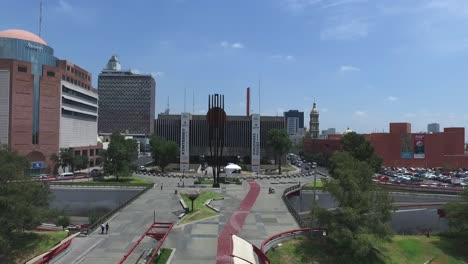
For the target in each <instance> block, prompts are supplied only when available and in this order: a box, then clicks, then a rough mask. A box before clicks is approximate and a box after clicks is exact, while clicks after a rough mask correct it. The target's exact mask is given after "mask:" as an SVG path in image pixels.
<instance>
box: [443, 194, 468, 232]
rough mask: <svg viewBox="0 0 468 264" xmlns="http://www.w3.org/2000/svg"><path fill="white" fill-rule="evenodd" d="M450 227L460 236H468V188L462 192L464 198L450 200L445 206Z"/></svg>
mask: <svg viewBox="0 0 468 264" xmlns="http://www.w3.org/2000/svg"><path fill="white" fill-rule="evenodd" d="M444 211H445V212H446V213H447V215H446V216H447V219H448V224H449V228H450V230H451V231H453V232H454V233H455V234H459V235H460V237H465V238H466V237H467V236H468V189H467V190H465V191H464V192H463V194H462V200H461V201H457V202H450V203H448V204H447V205H446V206H445V210H444Z"/></svg>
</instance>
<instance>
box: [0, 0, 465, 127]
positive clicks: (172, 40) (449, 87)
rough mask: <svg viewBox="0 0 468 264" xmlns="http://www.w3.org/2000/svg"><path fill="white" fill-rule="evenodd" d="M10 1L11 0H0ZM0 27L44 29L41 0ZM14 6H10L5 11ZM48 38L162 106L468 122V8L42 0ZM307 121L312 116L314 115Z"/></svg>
mask: <svg viewBox="0 0 468 264" xmlns="http://www.w3.org/2000/svg"><path fill="white" fill-rule="evenodd" d="M3 1H6V0H3ZM2 6H3V7H4V8H2V9H0V27H1V28H0V30H3V29H9V28H20V29H25V30H29V31H32V32H34V33H37V32H38V13H39V0H27V1H8V4H7V5H6V4H3V5H2ZM5 7H6V8H5ZM43 14H44V18H43V34H42V37H43V38H44V39H45V40H46V41H47V42H48V43H49V45H50V46H52V47H53V48H54V49H55V54H56V56H58V57H59V58H62V59H68V60H70V61H72V62H74V63H76V64H78V65H80V66H81V67H83V68H85V69H88V70H89V71H90V72H92V73H93V75H94V78H93V79H94V80H93V81H94V83H95V84H96V82H97V74H98V73H99V72H100V70H101V69H102V68H103V67H104V66H105V64H106V62H107V60H108V59H109V57H110V56H111V55H112V54H117V55H118V56H119V57H120V60H121V63H122V67H123V68H131V69H132V70H134V71H138V72H142V73H152V74H155V75H157V90H156V109H157V112H162V111H163V110H164V108H165V107H166V101H167V97H168V96H169V97H170V108H171V112H172V113H180V112H181V111H183V110H184V99H183V98H184V90H186V94H187V100H186V101H187V103H186V110H187V111H192V108H193V106H192V95H193V94H195V112H196V113H206V110H207V109H206V108H207V97H208V94H210V93H215V92H216V93H223V94H225V97H226V102H225V103H226V110H227V112H228V114H244V113H245V88H246V87H247V86H250V87H251V88H252V109H253V111H254V112H258V109H259V107H258V80H261V114H267V115H277V114H278V115H281V114H282V112H283V111H284V110H288V109H299V110H301V111H304V112H306V113H307V114H306V116H307V115H308V113H309V111H310V109H311V107H312V103H313V100H314V98H315V100H316V101H317V104H318V108H319V111H320V114H321V116H320V128H321V129H326V128H329V127H335V128H337V130H338V131H343V130H344V129H346V127H348V126H349V127H350V128H351V129H352V130H355V131H358V132H373V131H388V123H389V122H411V123H413V131H423V130H426V125H427V123H429V122H439V123H440V124H441V127H448V126H465V123H466V122H467V121H468V110H466V107H465V101H466V99H465V98H466V94H467V92H466V88H467V82H468V74H467V72H468V71H467V70H468V67H467V66H468V31H467V30H466V29H467V28H468V1H466V0H440V1H437V0H426V1H420V0H411V1H408V0H387V1H376V0H368V1H366V0H333V1H332V0H255V1H253V0H236V1H227V0H226V1H219V0H197V1H196V0H135V1H120V0H113V1H111V0H99V1H90V0H44V6H43ZM306 122H307V123H308V118H306Z"/></svg>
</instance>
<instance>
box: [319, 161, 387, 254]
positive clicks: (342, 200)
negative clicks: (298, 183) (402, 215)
mask: <svg viewBox="0 0 468 264" xmlns="http://www.w3.org/2000/svg"><path fill="white" fill-rule="evenodd" d="M331 162H332V163H333V164H334V170H333V171H332V172H331V174H330V176H331V180H329V181H327V182H325V184H324V188H325V190H326V191H328V192H329V193H330V194H331V195H332V196H333V197H334V199H335V201H336V202H337V209H335V210H326V209H317V210H316V213H317V215H316V216H317V220H318V223H319V225H320V226H325V227H326V228H327V230H328V235H327V237H326V238H325V241H326V245H328V247H327V248H328V249H329V250H330V251H331V252H330V253H331V255H333V256H335V257H336V258H337V259H338V260H337V261H342V262H343V263H378V262H379V259H380V257H381V256H380V255H381V254H380V252H379V251H378V250H377V248H376V247H375V243H376V242H377V241H379V240H386V239H390V238H391V235H392V231H391V229H390V227H389V226H388V224H387V222H388V221H389V220H390V219H391V211H392V209H393V208H392V201H391V198H390V196H389V195H388V193H386V192H384V191H381V190H377V186H376V185H375V184H374V183H373V181H372V176H373V174H374V172H373V169H372V168H371V167H370V166H369V164H367V163H366V162H364V161H359V160H358V159H356V158H354V157H353V156H352V155H351V154H350V153H348V152H337V153H335V154H334V155H333V157H332V158H331ZM313 217H314V216H313Z"/></svg>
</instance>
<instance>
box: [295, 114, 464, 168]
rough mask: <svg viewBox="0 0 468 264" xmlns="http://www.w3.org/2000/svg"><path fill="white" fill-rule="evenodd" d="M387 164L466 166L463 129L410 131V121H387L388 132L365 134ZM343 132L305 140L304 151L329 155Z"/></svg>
mask: <svg viewBox="0 0 468 264" xmlns="http://www.w3.org/2000/svg"><path fill="white" fill-rule="evenodd" d="M364 136H365V137H366V139H367V140H369V141H370V143H371V144H372V146H373V147H374V149H375V152H376V154H377V155H378V156H379V157H381V158H382V159H383V160H384V161H383V166H386V167H430V168H435V167H449V168H452V169H455V168H468V156H467V155H465V128H462V127H451V128H445V129H444V132H439V133H431V134H429V133H412V132H411V124H410V123H390V132H389V133H372V134H365V135H364ZM342 137H343V135H331V136H329V137H328V138H327V139H310V138H307V139H304V151H305V152H306V153H319V152H322V153H324V154H331V153H333V152H334V151H337V150H340V148H341V144H340V140H341V138H342Z"/></svg>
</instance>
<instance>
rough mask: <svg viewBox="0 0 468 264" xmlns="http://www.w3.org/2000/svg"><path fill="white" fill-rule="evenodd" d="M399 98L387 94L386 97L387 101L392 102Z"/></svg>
mask: <svg viewBox="0 0 468 264" xmlns="http://www.w3.org/2000/svg"><path fill="white" fill-rule="evenodd" d="M398 99H399V98H398V97H395V96H389V97H387V101H389V102H394V101H397V100H398Z"/></svg>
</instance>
